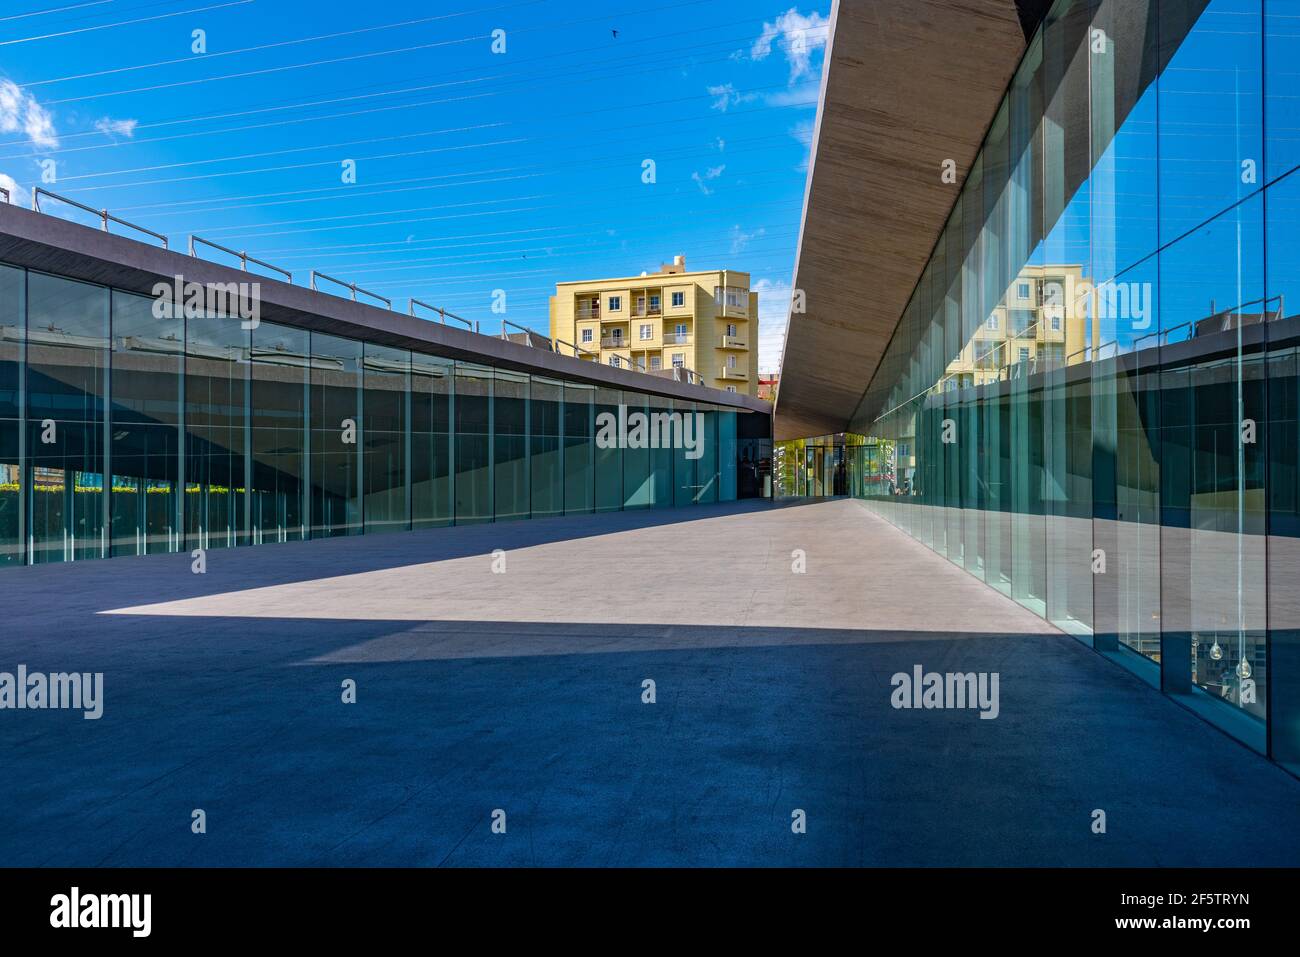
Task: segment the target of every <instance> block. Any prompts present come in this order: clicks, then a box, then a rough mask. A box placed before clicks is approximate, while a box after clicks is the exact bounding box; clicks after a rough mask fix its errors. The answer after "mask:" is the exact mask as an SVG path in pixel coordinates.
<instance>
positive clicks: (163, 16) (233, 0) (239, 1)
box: [0, 0, 253, 102]
mask: <svg viewBox="0 0 1300 957" xmlns="http://www.w3.org/2000/svg"><path fill="white" fill-rule="evenodd" d="M252 2H253V0H227V2H225V3H215V4H212V5H211V6H207V7H196V8H195V9H193V10H177V11H176V12H175V13H160V14H157V15H156V16H152V17H140V18H139V19H136V20H119V21H118V22H117V23H101V24H99V25H98V26H93V27H77V28H76V29H75V30H63V31H62V32H60V33H46V34H44V35H43V36H36V37H20V38H19V39H17V40H0V47H7V46H12V45H13V44H15V43H32V42H34V41H36V40H53V39H57V38H58V37H69V36H73V35H74V34H78V33H93V32H95V31H96V30H111V29H113V28H114V27H129V26H132V25H134V24H137V23H151V22H153V21H155V20H167V19H170V18H171V17H183V16H186V15H187V14H191V13H206V12H208V11H209V10H221V9H223V8H225V7H242V6H243V5H244V4H247V3H252ZM57 102H70V101H57Z"/></svg>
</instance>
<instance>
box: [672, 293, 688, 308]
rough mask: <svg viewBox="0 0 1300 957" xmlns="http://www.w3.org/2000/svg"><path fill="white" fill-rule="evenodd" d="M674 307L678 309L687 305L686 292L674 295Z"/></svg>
mask: <svg viewBox="0 0 1300 957" xmlns="http://www.w3.org/2000/svg"><path fill="white" fill-rule="evenodd" d="M673 305H674V306H675V307H678V308H680V307H682V306H684V305H686V293H684V292H675V293H673Z"/></svg>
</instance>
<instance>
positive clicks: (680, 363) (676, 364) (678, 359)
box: [673, 352, 686, 369]
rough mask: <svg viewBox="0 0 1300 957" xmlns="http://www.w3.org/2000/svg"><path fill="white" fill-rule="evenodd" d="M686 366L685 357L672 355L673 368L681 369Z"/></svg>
mask: <svg viewBox="0 0 1300 957" xmlns="http://www.w3.org/2000/svg"><path fill="white" fill-rule="evenodd" d="M685 365H686V356H685V355H683V354H682V353H680V352H678V353H675V354H674V355H673V368H674V369H681V368H683V367H684V366H685Z"/></svg>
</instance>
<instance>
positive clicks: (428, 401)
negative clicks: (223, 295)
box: [0, 264, 766, 566]
mask: <svg viewBox="0 0 1300 957" xmlns="http://www.w3.org/2000/svg"><path fill="white" fill-rule="evenodd" d="M159 312H161V313H163V315H162V316H161V317H160V316H159V315H156V314H155V302H154V300H153V299H151V298H149V297H145V296H138V295H134V294H131V293H125V292H121V291H119V290H115V289H109V288H106V287H103V286H97V285H92V284H88V283H83V282H77V281H74V280H71V279H65V278H62V277H58V276H52V275H47V274H44V273H39V272H35V271H31V270H24V269H19V268H16V267H11V266H6V265H4V264H0V566H7V565H23V564H35V563H37V562H63V561H77V560H82V559H88V558H104V557H109V556H119V555H144V554H149V553H154V552H177V551H191V550H193V549H196V548H204V549H207V548H233V547H238V546H242V545H249V544H263V543H269V542H286V541H297V540H302V539H308V538H329V537H335V536H343V535H359V534H375V533H383V532H394V531H402V530H406V529H412V528H431V527H435V526H439V525H450V524H453V523H457V524H464V523H473V522H489V521H498V520H508V519H521V518H533V517H538V518H541V517H548V516H557V515H564V514H572V513H589V512H594V511H617V510H621V509H632V508H651V507H664V506H672V505H693V504H698V503H703V502H729V501H734V500H735V499H736V498H737V486H738V483H737V470H738V457H739V455H740V451H739V448H738V440H737V434H738V422H737V416H738V415H739V416H748V415H750V414H751V413H747V412H738V411H737V410H735V409H732V408H727V407H724V406H715V405H712V404H709V403H704V402H676V403H674V401H673V400H671V399H667V398H664V397H661V396H653V395H647V394H643V393H640V392H634V391H619V390H613V389H607V388H596V387H594V386H591V385H589V384H586V383H579V382H568V381H562V380H560V379H556V378H548V377H543V376H532V375H528V374H526V373H521V372H515V371H508V370H504V369H494V368H491V367H489V366H483V365H474V364H471V363H465V362H453V361H452V360H450V359H447V358H443V357H439V356H434V355H426V354H423V353H420V352H413V351H410V350H406V349H398V348H393V347H390V346H383V345H378V344H375V343H371V342H360V341H356V340H352V339H345V338H340V337H337V336H331V335H325V334H322V333H313V332H308V331H306V330H302V329H297V328H292V327H289V326H283V325H277V324H275V323H272V322H261V323H259V324H258V325H257V326H256V328H253V329H251V330H249V329H244V328H241V324H240V321H239V320H238V319H237V318H226V317H218V316H206V317H205V316H200V317H197V318H190V319H185V318H171V317H170V315H169V314H168V310H165V309H160V310H159ZM635 412H641V413H643V414H646V413H648V414H650V415H668V416H672V415H677V416H678V417H679V418H680V417H681V415H682V414H688V413H699V419H698V423H699V424H698V427H695V428H690V429H686V430H679V432H680V434H679V435H678V436H675V437H673V436H670V437H668V438H667V439H665V442H666V443H667V442H671V441H673V440H674V438H677V439H683V440H684V441H685V443H686V446H685V447H682V448H675V447H671V446H670V445H668V444H664V445H663V446H662V447H653V446H655V443H656V442H657V441H658V440H659V439H660V438H663V435H662V432H660V433H659V434H658V435H656V436H655V437H654V438H651V436H650V435H649V434H648V433H647V434H646V435H645V437H644V442H645V443H649V445H650V446H652V447H647V446H646V445H645V444H642V440H639V439H636V438H634V437H633V433H632V431H631V430H630V428H628V424H629V423H628V422H627V420H628V419H629V418H630V417H631V414H632V413H635ZM605 413H608V414H609V416H612V419H613V421H615V422H619V421H622V422H623V423H624V426H623V428H622V429H621V430H616V431H615V432H614V433H610V435H609V436H607V438H612V441H607V440H606V439H605V438H602V434H601V432H600V426H601V424H602V423H604V422H606V421H608V420H607V418H606V417H605V416H604V414H605ZM691 421H692V422H695V421H697V420H695V419H692V420H691ZM631 424H632V425H633V426H634V425H635V422H634V421H633V423H631ZM763 431H764V432H766V429H764V430H763ZM620 435H621V436H622V438H619V436H620Z"/></svg>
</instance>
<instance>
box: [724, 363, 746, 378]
mask: <svg viewBox="0 0 1300 957" xmlns="http://www.w3.org/2000/svg"><path fill="white" fill-rule="evenodd" d="M718 378H719V379H748V378H749V373H748V372H746V371H745V370H744V369H735V368H732V367H731V366H721V367H720V368H719V369H718Z"/></svg>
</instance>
